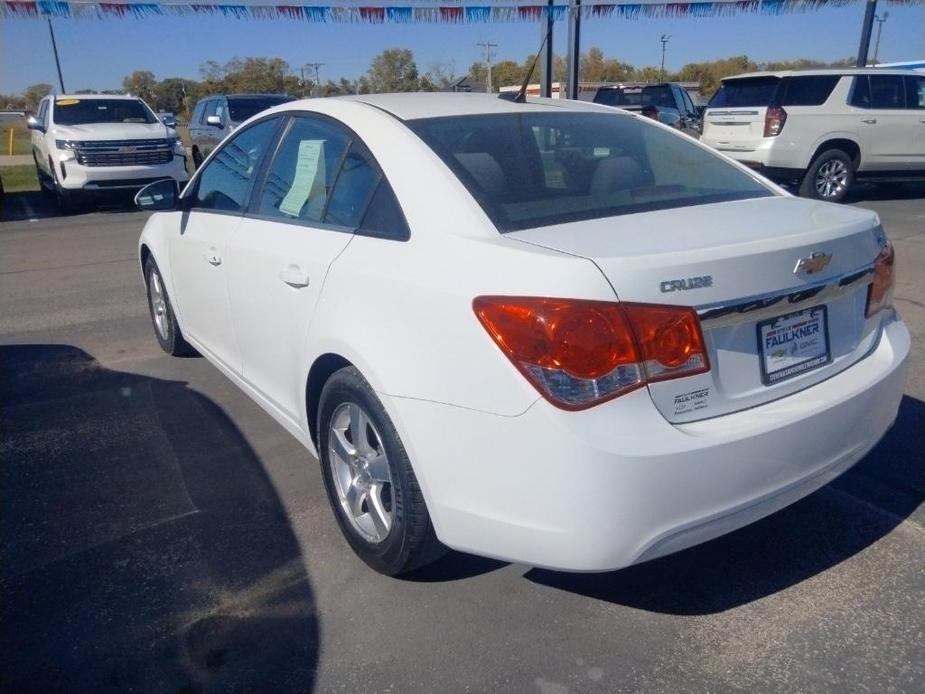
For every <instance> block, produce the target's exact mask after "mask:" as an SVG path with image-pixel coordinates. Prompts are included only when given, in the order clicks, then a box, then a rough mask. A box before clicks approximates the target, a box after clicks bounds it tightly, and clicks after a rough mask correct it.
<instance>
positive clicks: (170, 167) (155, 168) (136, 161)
mask: <svg viewBox="0 0 925 694" xmlns="http://www.w3.org/2000/svg"><path fill="white" fill-rule="evenodd" d="M28 124H29V129H30V130H32V156H33V158H34V159H35V168H36V172H37V173H38V178H39V182H40V183H41V184H42V187H43V188H44V189H45V190H47V191H48V192H50V193H53V194H54V195H55V196H56V197H57V199H58V205H59V207H60V208H61V209H62V210H63V211H68V210H69V209H70V208H71V207H72V206H73V204H74V202H75V201H76V198H78V197H79V196H81V195H85V194H88V193H92V192H103V191H110V190H119V189H127V190H137V189H139V188H141V187H142V186H145V185H147V184H148V183H151V182H153V181H157V180H160V179H164V178H173V179H175V180H177V181H179V182H180V183H184V182H186V181H187V180H188V179H189V174H188V173H187V171H186V150H185V149H184V147H183V144H182V143H181V142H180V139H179V138H178V137H177V133H176V131H175V130H173V129H172V128H169V127H167V126H166V125H165V124H164V123H162V122H161V121H160V120H159V119H158V118H157V116H156V115H154V112H153V111H152V110H151V109H150V108H149V107H148V105H147V104H146V103H144V101H142V100H141V99H139V98H137V97H133V96H119V95H110V94H77V95H73V96H70V95H63V96H53V95H50V96H47V97H45V98H44V99H42V101H41V102H40V103H39V107H38V110H37V111H36V114H35V115H34V116H32V117H30V118H29V120H28Z"/></svg>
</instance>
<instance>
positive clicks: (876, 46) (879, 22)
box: [873, 12, 890, 65]
mask: <svg viewBox="0 0 925 694" xmlns="http://www.w3.org/2000/svg"><path fill="white" fill-rule="evenodd" d="M889 17H890V13H889V12H884V13H883V16H882V17H881V16H880V15H878V14H875V15H874V21H875V22H877V41H876V42H875V43H874V59H873V65H876V64H877V55H878V54H879V53H880V32H881V31H883V23H884V22H886V20H887V19H889Z"/></svg>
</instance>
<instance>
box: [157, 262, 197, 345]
mask: <svg viewBox="0 0 925 694" xmlns="http://www.w3.org/2000/svg"><path fill="white" fill-rule="evenodd" d="M145 287H146V290H147V295H148V312H149V314H150V315H151V325H152V326H153V328H154V336H155V337H156V338H157V343H158V344H159V345H160V346H161V349H162V350H164V351H165V352H167V354H169V355H171V356H174V357H185V356H192V355H195V354H196V350H195V349H193V347H192V346H191V345H190V344H189V343H188V342H187V341H186V340H185V339H184V338H183V332H182V331H181V330H180V326H179V324H178V323H177V317H176V315H175V314H174V312H173V306H172V305H171V303H170V297H169V296H168V295H167V287H166V285H165V284H164V279H163V277H162V276H161V271H160V269H158V267H157V263H156V262H154V258H151V257H149V258H148V259H147V261H145Z"/></svg>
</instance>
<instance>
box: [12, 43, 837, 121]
mask: <svg viewBox="0 0 925 694" xmlns="http://www.w3.org/2000/svg"><path fill="white" fill-rule="evenodd" d="M534 57H535V56H534V55H528V56H526V58H525V59H524V60H523V62H518V61H516V60H510V59H508V60H501V61H499V62H497V63H494V64H493V65H492V80H491V81H492V85H493V86H494V88H495V90H497V88H498V86H505V85H515V84H520V83H521V82H523V80H524V78H525V76H526V74H527V71H528V70H529V69H530V66H531V65H533V60H534ZM853 63H854V61H853V60H852V59H851V58H845V59H843V60H838V61H835V62H832V63H826V62H823V61H817V60H810V59H806V58H802V59H799V60H789V61H775V62H767V63H757V62H755V61H753V60H751V59H750V58H749V57H748V56H746V55H740V56H732V57H729V58H721V59H719V60H713V61H708V62H702V63H688V64H686V65H684V66H683V67H682V68H681V69H680V70H678V71H676V72H672V71H668V72H666V73H665V74H664V76H663V75H662V73H661V70H660V69H659V68H658V67H656V66H651V65H649V66H643V67H637V66H634V65H631V64H630V63H626V62H623V61H621V60H619V59H616V58H608V57H606V56H605V55H604V52H603V51H602V50H601V49H600V48H598V47H596V46H595V47H592V48H590V49H589V50H588V51H587V52H586V53H583V54H582V55H581V58H580V62H579V75H580V79H581V80H582V81H583V82H628V81H633V82H637V81H638V82H654V81H660V80H663V79H664V80H668V81H679V82H699V83H700V85H701V93H702V94H704V96H710V95H712V94H713V92H715V91H716V90H717V89H718V88H719V84H720V81H721V80H722V79H723V77H726V76H728V75H734V74H738V73H742V72H752V71H755V70H805V69H811V68H819V67H850V66H852V65H853ZM454 73H455V69H454V65H453V64H452V63H438V64H434V65H431V66H430V68H429V69H428V70H426V71H424V72H422V71H420V70H419V69H418V66H417V63H416V61H415V59H414V54H413V53H412V51H411V50H410V49H407V48H390V49H387V50H385V51H383V52H382V53H380V54H379V55H377V56H376V57H375V58H374V59H373V60H372V62H371V63H370V66H369V69H368V70H367V71H366V73H365V74H364V75H362V76H360V77H358V78H357V79H347V78H343V77H342V78H340V79H339V80H337V81H334V80H327V81H324V82H319V83H318V84H316V83H315V81H314V80H313V79H312V76H311V74H310V72H309V73H306V72H304V69H298V70H294V69H293V68H292V66H290V65H289V63H287V62H286V61H285V60H283V59H281V58H254V57H249V58H234V59H232V60H230V61H228V62H227V63H224V64H220V63H217V62H215V61H211V60H210V61H208V62H206V63H204V64H203V65H202V66H200V68H199V74H200V79H199V80H192V79H187V78H184V77H167V78H164V79H160V80H159V79H157V77H156V76H155V74H154V73H153V72H151V71H150V70H136V71H135V72H133V73H132V74H130V75H127V76H126V77H125V78H124V79H123V80H122V88H121V89H118V90H108V91H103V92H102V93H104V94H105V93H112V94H123V93H127V94H134V95H136V96H140V97H141V98H143V99H144V100H145V101H147V102H148V104H150V105H151V106H152V107H153V108H154V109H155V110H157V111H167V112H171V113H175V114H177V115H179V116H181V117H188V116H189V113H190V111H191V110H192V108H193V107H194V106H195V104H196V102H197V101H198V100H199V99H200V98H202V97H204V96H207V95H209V94H232V93H268V94H288V95H290V96H294V97H302V96H336V95H340V94H369V93H378V92H412V91H437V90H442V89H448V88H450V87H451V86H452V85H453V84H455V83H456V82H457V81H458V80H459V79H461V78H462V77H468V78H469V79H470V81H471V82H472V83H475V84H476V85H485V84H487V81H488V79H487V77H488V74H487V73H488V70H487V66H486V65H485V63H483V62H475V63H473V64H472V65H471V66H470V67H469V70H468V73H467V74H465V75H459V76H456V75H454ZM565 76H566V62H565V59H564V58H563V57H562V56H561V55H556V56H554V59H553V79H554V80H556V81H560V82H561V81H564V80H565ZM538 79H539V75H538V73H535V74H533V75H532V80H533V81H536V80H538ZM53 89H54V87H53V86H52V85H50V84H45V83H41V84H34V85H31V86H29V87H27V88H26V89H25V90H24V91H23V92H22V93H21V94H0V106H3V107H6V108H12V109H25V110H29V111H33V110H35V108H36V106H37V104H38V102H39V100H40V99H41V98H42V97H44V96H45V95H46V94H50V93H51V92H52V91H53ZM92 92H96V90H92V89H78V90H77V91H76V92H75V93H77V94H81V93H92Z"/></svg>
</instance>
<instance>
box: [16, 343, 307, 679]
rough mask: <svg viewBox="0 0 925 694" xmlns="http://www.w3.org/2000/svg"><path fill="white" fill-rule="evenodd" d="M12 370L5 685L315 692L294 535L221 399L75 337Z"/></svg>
mask: <svg viewBox="0 0 925 694" xmlns="http://www.w3.org/2000/svg"><path fill="white" fill-rule="evenodd" d="M0 379H2V380H0V425H2V438H0V460H2V466H0V494H2V510H0V519H2V526H0V604H2V610H3V629H2V630H0V648H2V655H0V690H2V691H10V692H13V691H15V692H29V691H35V692H49V691H94V692H100V691H119V692H125V691H152V692H184V693H186V694H191V693H193V692H200V691H228V690H237V691H310V690H311V689H312V688H313V686H314V681H315V671H316V665H317V661H318V644H319V627H318V619H317V614H316V609H315V602H314V597H313V591H312V588H311V585H310V583H309V579H308V576H307V575H306V571H305V566H304V563H303V557H302V554H301V551H300V548H299V545H298V542H297V540H296V538H295V535H294V534H293V531H292V529H291V527H290V523H289V519H288V517H287V514H286V511H285V509H284V508H283V505H282V503H281V501H280V499H279V498H278V497H277V495H276V492H275V490H274V486H273V484H272V483H271V482H270V480H269V479H268V478H267V476H266V474H265V472H264V470H263V468H262V466H261V463H260V460H259V459H258V457H257V456H256V454H255V453H254V451H253V450H252V449H251V447H250V446H249V445H248V443H247V442H246V441H245V439H244V437H243V436H242V435H241V433H240V432H239V431H238V430H237V429H236V428H235V426H234V424H232V422H231V421H230V419H229V418H228V417H227V416H226V415H225V413H224V412H223V411H222V410H221V409H220V408H219V407H217V406H216V405H215V404H214V403H213V402H211V401H210V400H209V399H207V398H205V397H203V396H202V395H200V394H198V393H196V392H194V391H193V390H191V389H190V388H188V387H187V386H186V385H185V384H184V383H182V382H176V381H167V380H161V379H157V378H150V377H146V376H141V375H136V374H131V373H124V372H120V371H115V370H110V369H107V368H104V367H103V366H102V365H101V364H100V363H99V362H97V361H96V360H94V359H93V357H91V356H90V355H89V354H87V353H86V352H83V351H82V350H80V349H77V348H75V347H72V346H69V345H41V344H32V345H16V346H2V347H0Z"/></svg>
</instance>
